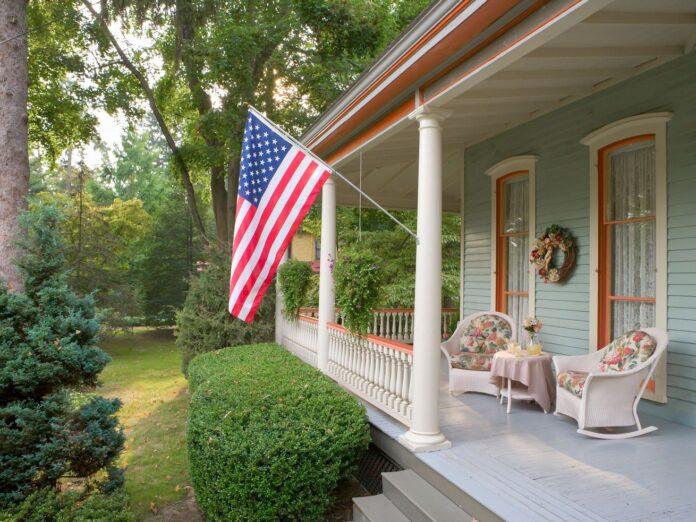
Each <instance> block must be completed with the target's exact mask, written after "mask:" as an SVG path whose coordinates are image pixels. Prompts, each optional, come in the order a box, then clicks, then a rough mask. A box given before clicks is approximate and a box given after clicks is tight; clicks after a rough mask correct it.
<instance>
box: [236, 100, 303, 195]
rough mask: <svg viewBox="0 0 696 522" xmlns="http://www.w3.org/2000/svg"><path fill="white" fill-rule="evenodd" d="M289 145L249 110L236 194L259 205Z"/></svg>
mask: <svg viewBox="0 0 696 522" xmlns="http://www.w3.org/2000/svg"><path fill="white" fill-rule="evenodd" d="M290 147H291V145H290V143H288V142H287V141H286V140H285V139H284V138H283V137H282V136H281V135H280V134H277V133H275V132H273V130H272V129H271V128H270V127H269V126H268V125H266V124H265V123H264V122H263V121H261V119H260V118H259V117H258V116H256V115H255V114H253V113H251V112H250V113H249V118H248V119H247V124H246V129H245V131H244V143H243V144H242V149H243V150H242V152H243V154H242V161H241V166H240V167H239V170H240V180H239V196H240V197H242V198H244V199H246V200H247V201H248V202H249V203H251V204H252V205H254V206H258V204H259V201H261V198H262V197H263V195H264V193H265V192H266V188H267V187H268V184H269V183H270V181H271V178H272V177H273V175H274V174H275V173H276V172H277V171H278V167H279V166H280V163H281V162H282V161H283V159H284V158H285V156H286V155H287V153H288V151H289V150H290Z"/></svg>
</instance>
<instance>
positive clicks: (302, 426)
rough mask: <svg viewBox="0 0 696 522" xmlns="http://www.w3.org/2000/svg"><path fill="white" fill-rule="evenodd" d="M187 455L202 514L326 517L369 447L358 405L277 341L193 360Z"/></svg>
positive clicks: (362, 411) (246, 517) (218, 516)
mask: <svg viewBox="0 0 696 522" xmlns="http://www.w3.org/2000/svg"><path fill="white" fill-rule="evenodd" d="M189 384H190V388H191V390H192V396H191V404H190V407H189V421H188V433H187V439H188V441H187V442H188V452H189V459H190V462H191V475H192V479H193V485H194V489H195V491H196V500H197V502H198V505H199V506H200V508H201V509H202V510H203V512H204V513H205V516H206V520H226V521H267V520H302V521H313V520H317V521H318V520H325V513H326V510H327V508H328V507H329V506H330V505H331V502H332V492H333V491H334V489H335V488H336V485H337V484H338V482H339V481H340V480H341V479H344V478H347V477H348V476H349V475H350V474H351V473H352V471H353V470H354V469H355V467H356V466H357V463H358V461H359V459H360V457H361V455H362V454H363V453H364V451H365V450H366V449H367V445H368V443H369V438H370V435H369V427H368V423H367V417H366V414H365V409H364V407H363V406H362V405H361V404H360V403H359V402H358V401H357V400H356V399H355V398H354V397H352V396H351V395H349V394H348V393H347V392H346V391H344V390H343V389H341V388H340V387H339V386H338V385H337V384H336V383H334V382H333V381H332V380H330V379H329V378H328V377H326V376H324V375H323V374H322V373H321V372H319V371H318V370H316V369H314V368H312V367H310V366H308V365H306V364H305V363H303V362H302V361H301V360H300V359H298V358H297V357H295V356H293V355H291V354H290V353H288V352H286V351H285V350H284V349H283V348H281V347H279V346H277V345H275V344H257V345H251V346H244V347H237V348H231V349H229V348H228V349H224V350H219V351H217V352H212V353H208V354H205V355H201V356H199V357H197V358H196V359H195V360H194V361H193V362H192V364H191V366H190V376H189Z"/></svg>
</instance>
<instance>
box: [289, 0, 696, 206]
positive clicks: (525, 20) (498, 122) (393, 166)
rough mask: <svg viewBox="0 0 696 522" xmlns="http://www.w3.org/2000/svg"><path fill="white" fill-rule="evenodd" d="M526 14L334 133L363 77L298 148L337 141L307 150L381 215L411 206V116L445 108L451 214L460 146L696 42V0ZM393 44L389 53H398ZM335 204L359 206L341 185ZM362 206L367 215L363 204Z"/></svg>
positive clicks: (599, 4)
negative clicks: (326, 138)
mask: <svg viewBox="0 0 696 522" xmlns="http://www.w3.org/2000/svg"><path fill="white" fill-rule="evenodd" d="M445 4H446V2H440V3H434V4H433V5H432V6H431V8H430V11H428V13H427V14H428V16H423V17H422V18H420V19H419V20H417V21H416V23H415V24H414V26H412V27H410V28H409V31H411V32H412V34H411V36H410V38H411V40H414V39H416V36H415V35H416V34H421V33H423V32H424V29H425V27H424V26H425V25H426V24H429V23H433V18H432V17H436V15H437V16H440V17H441V16H442V11H437V13H436V12H435V11H434V9H435V7H439V8H441V9H443V7H442V6H443V5H445ZM470 4H471V5H474V4H475V2H471V3H470ZM457 5H459V4H458V3H457ZM524 7H525V8H526V11H524V12H523V13H519V12H517V11H516V12H515V13H516V14H517V19H516V20H515V23H514V24H513V23H512V22H511V21H510V20H509V19H506V21H507V26H505V27H504V28H501V27H500V26H498V25H495V24H494V25H490V26H488V27H487V28H485V30H484V32H483V33H481V34H479V35H478V40H477V41H476V42H474V40H471V41H469V42H468V44H473V43H478V44H481V43H482V42H484V41H485V39H486V37H490V36H491V34H490V32H491V31H495V38H493V39H490V40H489V41H487V43H486V45H483V46H482V47H480V48H478V49H477V50H476V51H475V52H472V53H470V54H468V55H467V54H461V53H458V54H457V56H459V61H458V62H457V63H449V64H448V67H449V68H445V69H436V68H431V69H425V70H424V71H422V74H421V76H420V83H418V84H417V85H415V86H414V85H410V86H409V87H408V88H407V90H406V91H404V92H408V93H410V95H409V96H407V97H406V98H401V99H399V98H398V96H394V97H393V98H392V99H391V102H390V104H387V105H385V107H388V111H387V112H386V113H385V111H384V109H383V108H382V110H381V112H380V111H373V115H374V116H373V118H372V119H370V120H365V121H363V122H362V123H361V126H358V127H357V128H356V129H352V130H351V129H349V128H348V127H345V126H341V125H339V126H338V127H336V128H335V130H333V131H332V130H331V129H330V126H327V125H328V123H329V122H330V120H331V118H332V117H335V114H336V113H337V112H340V111H341V110H346V109H347V108H348V107H349V104H350V103H351V100H352V101H354V100H355V99H356V98H357V96H358V95H359V94H360V93H365V92H367V90H366V89H367V88H366V87H365V86H364V85H362V84H360V80H359V81H358V82H356V84H355V85H354V86H353V87H351V89H349V91H347V93H346V94H345V95H344V97H342V98H340V99H339V100H338V101H337V103H336V104H335V105H334V106H333V107H332V109H331V110H330V111H327V113H325V114H324V115H323V116H322V117H320V118H319V120H317V123H316V124H315V125H314V126H313V128H312V129H310V131H308V133H307V134H306V135H305V137H304V138H303V139H304V142H305V143H314V144H318V143H319V142H318V141H317V136H320V133H321V132H324V135H329V134H332V133H333V134H335V136H334V139H335V140H337V141H336V142H335V144H333V145H331V147H330V148H326V149H324V150H320V149H321V147H317V146H316V145H312V147H313V148H314V150H315V152H318V153H319V154H320V155H321V156H322V157H324V159H325V160H327V161H328V162H329V163H330V164H332V165H333V166H334V167H336V168H337V169H338V170H339V171H340V172H341V173H342V174H343V175H346V176H347V177H348V178H349V179H351V180H352V181H353V182H355V183H356V184H357V183H359V182H360V180H361V178H362V185H363V188H364V189H365V191H366V192H367V193H368V194H370V195H372V196H373V197H375V198H376V199H377V200H378V202H379V203H380V204H382V205H384V206H385V207H388V208H393V209H414V208H415V207H416V191H417V159H418V158H417V156H418V132H417V130H416V125H415V123H413V122H411V121H410V119H409V116H410V115H411V114H412V113H413V112H414V111H415V110H416V109H418V108H420V107H422V106H423V105H427V106H431V107H438V108H443V109H448V110H450V111H451V112H452V116H451V117H450V118H448V119H447V120H445V122H444V123H443V126H444V129H443V148H444V150H443V162H444V165H443V169H444V177H443V210H445V211H451V212H458V211H459V210H460V202H459V199H460V186H459V185H460V179H461V178H462V175H463V149H465V148H466V147H469V146H471V145H473V144H475V143H478V142H480V141H483V140H485V139H487V138H489V137H492V136H495V135H497V134H500V133H502V132H506V131H508V130H510V129H512V128H513V127H516V126H518V125H521V124H523V123H525V122H527V121H530V120H532V119H535V118H537V117H539V116H541V115H543V114H546V113H548V112H550V111H553V110H556V109H558V108H560V107H562V106H564V105H567V104H569V103H573V102H575V101H577V100H580V99H582V98H584V97H586V96H589V95H591V94H593V93H595V92H598V91H600V90H602V89H605V88H607V87H610V86H611V85H614V84H616V83H618V82H620V81H623V80H625V79H627V78H630V77H631V76H634V75H637V74H640V73H641V72H643V71H646V70H649V69H651V68H653V67H656V66H658V65H660V64H662V63H665V62H666V61H669V60H671V59H674V58H677V57H679V56H681V55H683V54H685V53H687V52H690V51H691V50H692V49H693V48H694V47H695V46H696V2H694V5H693V6H688V5H686V4H685V2H683V1H678V0H645V1H644V2H640V3H636V2H631V1H630V0H617V1H615V2H611V1H610V0H591V1H590V0H550V1H549V2H546V3H545V5H544V6H543V7H542V8H539V7H538V6H537V8H536V9H532V8H533V7H535V3H534V2H528V3H526V4H525V5H524ZM451 11H452V9H451V6H450V12H451ZM523 15H524V16H523ZM421 26H423V27H421ZM416 28H418V31H420V32H419V33H416V32H415V31H416ZM486 31H488V32H486ZM405 36H406V35H404V36H403V37H402V38H405ZM400 41H401V39H400V40H399V41H397V42H396V43H395V44H394V46H392V48H390V49H401V48H400V47H398V45H397V44H398V43H399V42H400ZM469 50H471V49H469ZM393 58H394V56H392V55H391V54H390V53H389V52H387V53H385V55H383V57H382V58H381V60H382V61H383V62H384V63H380V64H379V67H377V64H376V65H375V66H373V68H372V69H371V70H370V71H368V73H370V74H371V75H372V76H376V75H377V76H378V73H379V71H382V69H384V68H385V67H386V66H387V65H388V63H389V60H391V59H393ZM365 82H367V79H365ZM415 93H417V95H416V94H415ZM322 125H324V129H325V130H321V127H322ZM312 140H314V141H312ZM319 141H321V140H319ZM530 152H533V151H520V152H519V153H520V154H522V153H530ZM361 156H362V157H361ZM500 159H504V158H500ZM361 163H362V169H361ZM337 203H338V204H339V205H342V206H357V205H358V204H359V198H358V196H357V195H356V194H355V193H354V192H353V191H352V190H351V189H349V188H348V187H347V185H344V184H342V183H341V182H338V184H337ZM362 205H363V206H368V207H369V203H368V202H366V201H365V200H364V199H363V201H362Z"/></svg>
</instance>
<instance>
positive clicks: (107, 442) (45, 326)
mask: <svg viewBox="0 0 696 522" xmlns="http://www.w3.org/2000/svg"><path fill="white" fill-rule="evenodd" d="M59 219H60V216H59V215H58V213H57V212H56V211H55V210H54V209H51V208H46V207H38V208H36V209H35V210H33V211H32V212H31V213H28V214H25V216H24V224H25V225H26V235H25V238H24V241H23V243H22V246H23V250H24V252H23V256H22V257H21V259H20V262H19V263H18V264H19V268H20V271H21V273H22V275H23V278H24V287H25V293H24V294H20V293H10V292H8V290H7V288H6V287H5V286H4V285H0V506H7V505H10V504H12V503H16V502H21V501H22V500H23V499H24V498H25V497H26V496H28V495H29V494H31V493H32V492H33V491H36V490H39V489H43V488H50V487H53V486H55V485H56V484H57V482H58V480H59V479H60V478H61V477H64V476H68V475H69V476H71V477H73V478H87V479H93V478H94V476H95V475H97V476H101V475H107V479H106V481H105V482H103V483H101V484H95V483H93V482H94V481H92V482H91V483H90V484H89V486H90V487H92V486H94V487H97V486H98V487H100V488H102V489H105V490H107V489H108V490H113V489H114V488H117V487H119V486H120V484H121V483H122V482H123V477H122V474H121V473H120V470H119V469H118V468H117V467H116V463H117V459H118V456H119V454H120V452H121V450H122V449H123V443H124V435H123V432H122V429H121V428H120V426H119V424H118V419H117V418H116V413H117V411H118V409H119V407H120V404H121V403H120V401H118V400H117V399H105V398H103V397H99V396H94V395H84V396H82V400H81V401H79V402H78V401H76V400H75V399H76V394H77V393H78V392H84V391H88V390H89V389H91V388H93V387H94V386H95V385H96V384H97V382H98V377H99V373H100V372H101V371H102V369H103V368H104V366H105V365H106V364H107V363H108V362H109V360H110V359H109V356H108V355H106V353H104V352H103V351H102V350H101V349H100V348H99V346H98V344H97V341H98V339H97V334H98V332H99V321H98V320H97V319H96V317H95V309H94V301H93V300H92V298H91V297H89V296H88V297H80V296H77V295H76V294H75V293H74V292H72V290H71V289H70V288H69V287H68V285H67V274H66V271H65V267H64V257H63V250H62V244H61V241H60V237H59V236H58V234H57V229H58V223H59ZM104 472H106V473H104Z"/></svg>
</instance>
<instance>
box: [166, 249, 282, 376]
mask: <svg viewBox="0 0 696 522" xmlns="http://www.w3.org/2000/svg"><path fill="white" fill-rule="evenodd" d="M229 285H230V267H229V259H228V258H227V256H225V255H223V254H221V253H219V252H214V253H213V255H212V258H211V260H210V262H209V264H208V265H207V267H206V268H205V270H204V271H203V272H201V273H200V275H198V276H194V277H193V279H192V280H191V286H190V288H189V292H188V294H187V296H186V301H185V302H184V306H183V308H182V310H181V311H180V312H179V313H178V314H177V318H176V326H177V338H176V344H177V347H178V348H179V349H180V350H181V355H182V370H183V372H184V374H185V375H188V365H189V363H190V362H191V360H192V359H193V358H194V357H196V356H197V355H198V354H201V353H206V352H211V351H213V350H219V349H220V348H224V347H226V346H239V345H245V344H250V343H258V342H264V341H271V340H272V339H273V332H274V329H275V291H274V288H275V285H273V284H271V285H270V286H269V288H268V291H267V292H266V295H265V296H264V298H263V301H262V302H261V306H259V309H258V310H257V312H256V318H255V319H254V322H252V323H247V322H244V321H241V320H239V319H237V318H235V317H232V316H231V315H230V313H229V311H228V310H227V302H228V299H229V291H230V290H229Z"/></svg>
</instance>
